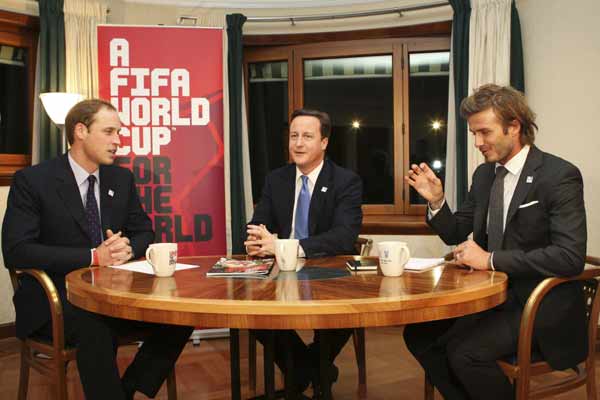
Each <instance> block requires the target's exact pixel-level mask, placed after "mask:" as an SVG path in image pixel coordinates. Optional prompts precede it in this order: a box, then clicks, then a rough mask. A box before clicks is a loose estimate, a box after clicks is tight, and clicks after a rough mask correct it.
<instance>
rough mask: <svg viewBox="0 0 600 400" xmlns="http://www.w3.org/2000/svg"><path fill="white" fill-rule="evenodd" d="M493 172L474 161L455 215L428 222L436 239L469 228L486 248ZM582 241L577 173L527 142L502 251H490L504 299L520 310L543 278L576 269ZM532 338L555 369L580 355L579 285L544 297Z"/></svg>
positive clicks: (462, 236) (460, 235)
mask: <svg viewBox="0 0 600 400" xmlns="http://www.w3.org/2000/svg"><path fill="white" fill-rule="evenodd" d="M494 177H495V172H494V163H486V164H482V165H480V166H479V167H478V168H477V170H476V171H475V173H474V174H473V184H472V186H471V190H470V191H469V195H468V198H467V200H466V201H465V203H464V204H463V205H461V207H460V208H459V209H458V210H457V211H456V213H454V214H452V212H451V211H450V209H449V208H448V206H447V205H445V206H444V207H443V208H442V209H441V210H440V212H438V213H437V214H436V215H435V217H434V218H432V219H431V220H429V221H428V223H429V224H430V225H431V226H432V227H433V229H434V230H435V231H436V232H438V233H439V235H440V237H441V238H442V240H444V242H446V243H447V244H458V243H461V242H462V241H464V240H466V238H467V236H468V235H469V234H470V233H471V232H473V239H474V240H475V242H477V244H479V246H481V247H482V248H484V249H487V233H486V231H487V213H488V203H489V196H490V189H491V186H492V183H493V180H494ZM586 243H587V230H586V215H585V206H584V201H583V180H582V177H581V173H580V172H579V170H578V169H577V167H575V166H574V165H573V164H571V163H569V162H567V161H565V160H563V159H561V158H559V157H556V156H554V155H551V154H548V153H544V152H542V151H540V150H539V149H538V148H537V147H535V146H532V147H531V149H530V151H529V154H528V156H527V160H526V162H525V165H524V167H523V170H522V172H521V176H520V178H519V182H518V183H517V187H516V189H515V192H514V195H513V198H512V201H511V203H510V206H509V209H508V215H507V219H506V226H505V230H504V241H503V246H502V250H499V251H496V252H494V256H493V257H494V267H495V268H496V270H498V271H503V272H505V273H506V274H508V276H509V298H510V297H511V296H513V295H514V297H515V298H516V299H517V301H518V303H519V304H520V306H521V307H523V306H524V305H525V303H526V302H527V299H528V298H529V295H530V294H531V292H532V291H533V289H534V288H535V287H536V286H537V284H539V283H540V282H541V281H542V280H543V279H544V278H547V277H552V276H573V275H577V274H579V273H581V271H582V270H583V267H584V264H585V254H586ZM513 328H514V329H515V330H518V326H516V327H513ZM534 335H535V337H536V340H537V343H538V345H539V347H540V350H541V352H542V354H543V355H544V357H545V358H546V359H547V361H548V362H549V363H550V364H551V365H552V366H553V367H555V368H557V369H564V368H568V367H572V366H573V365H575V364H576V363H577V362H579V361H581V360H582V359H583V358H584V357H585V354H586V352H587V339H586V337H587V333H586V327H585V308H584V300H583V292H582V289H581V286H580V285H579V284H577V283H569V284H565V285H560V286H558V287H557V288H555V289H554V290H552V291H551V292H550V293H549V294H548V295H547V297H546V299H545V300H544V301H543V302H542V305H541V307H540V309H539V311H538V317H537V319H536V321H535V328H534Z"/></svg>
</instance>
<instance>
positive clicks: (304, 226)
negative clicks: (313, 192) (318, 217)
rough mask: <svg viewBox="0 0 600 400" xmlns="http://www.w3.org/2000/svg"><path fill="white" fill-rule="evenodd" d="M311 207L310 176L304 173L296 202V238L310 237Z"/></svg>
mask: <svg viewBox="0 0 600 400" xmlns="http://www.w3.org/2000/svg"><path fill="white" fill-rule="evenodd" d="M309 209H310V191H309V190H308V176H306V175H302V189H300V194H298V202H297V203H296V222H295V223H294V238H295V239H299V240H300V239H306V238H307V237H308V210H309Z"/></svg>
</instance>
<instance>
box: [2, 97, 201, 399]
mask: <svg viewBox="0 0 600 400" xmlns="http://www.w3.org/2000/svg"><path fill="white" fill-rule="evenodd" d="M65 128H66V132H67V138H68V141H69V144H70V145H71V148H70V150H69V152H68V153H67V154H65V155H63V156H60V157H57V158H55V159H52V160H50V161H47V162H44V163H41V164H39V165H36V166H33V167H29V168H25V169H23V170H21V171H18V172H17V173H16V174H15V176H14V181H13V184H12V186H11V189H10V193H9V196H8V205H7V209H6V215H5V217H4V223H3V224H2V250H3V252H4V260H5V264H6V266H7V268H20V269H26V268H37V269H41V270H43V271H44V272H45V273H46V274H47V275H48V276H49V277H50V279H51V280H52V282H53V283H54V285H55V286H56V288H57V290H58V293H59V296H60V300H61V302H62V306H63V317H64V333H65V338H66V342H67V343H68V344H69V345H72V346H76V347H77V367H78V370H79V376H80V378H81V383H82V385H83V390H84V392H85V397H86V399H88V400H94V399H97V400H105V399H118V400H125V399H131V398H133V395H134V392H135V391H140V392H142V393H145V394H146V395H147V396H149V397H154V396H155V395H156V393H157V391H158V390H159V388H160V386H161V385H162V383H163V381H164V379H165V378H166V376H167V375H168V374H169V372H170V371H171V369H172V368H173V366H174V364H175V361H176V360H177V357H178V356H179V354H180V353H181V350H182V349H183V346H184V345H185V343H186V342H187V340H188V338H189V336H190V334H191V332H192V328H190V327H182V326H180V327H177V326H169V325H160V324H149V323H141V322H136V321H128V320H123V319H117V318H110V317H105V316H102V315H98V314H94V313H90V312H86V311H84V310H82V309H79V308H77V307H75V306H73V305H71V304H70V303H69V302H68V300H67V297H66V289H65V275H66V274H67V273H69V272H71V271H73V270H75V269H77V268H81V267H85V266H88V265H89V266H92V265H94V266H107V265H119V264H123V263H125V262H127V261H128V260H130V259H133V258H138V257H142V256H143V255H144V253H145V251H146V248H147V247H148V245H149V244H150V243H152V241H153V239H154V232H153V230H152V222H151V221H150V219H149V218H148V216H147V215H146V213H145V212H144V210H143V209H142V207H141V205H140V200H139V198H138V195H137V192H136V188H135V182H134V178H133V174H132V173H131V172H130V171H128V170H126V169H124V168H119V167H116V166H113V165H111V164H113V162H114V160H115V157H116V151H117V148H118V146H119V144H120V140H119V130H120V129H121V122H120V120H119V115H118V114H117V111H116V110H115V108H114V107H113V106H112V105H111V104H110V103H108V102H105V101H102V100H85V101H82V102H80V103H78V104H77V105H75V106H74V107H73V108H72V109H71V110H70V111H69V113H68V115H67V117H66V120H65ZM13 301H14V304H15V309H16V315H17V318H16V328H17V336H18V337H19V338H22V339H24V338H26V337H29V336H37V337H39V336H41V337H46V338H50V337H51V336H52V322H51V319H50V310H49V305H48V300H47V298H46V295H45V293H44V290H43V289H42V287H41V286H40V285H39V284H38V283H37V281H35V280H34V279H33V278H31V277H29V276H27V275H24V276H22V277H21V278H20V287H19V289H18V290H17V291H16V293H15V295H14V299H13ZM140 329H143V330H144V331H145V332H146V333H147V334H148V336H147V339H145V341H144V344H143V345H142V347H141V348H140V350H139V351H138V353H137V355H136V357H135V359H134V360H133V362H132V363H131V365H130V366H129V368H127V370H126V371H125V373H124V375H123V378H122V379H121V378H120V377H119V371H118V368H117V363H116V338H117V337H118V336H124V335H127V334H128V332H135V331H139V330H140Z"/></svg>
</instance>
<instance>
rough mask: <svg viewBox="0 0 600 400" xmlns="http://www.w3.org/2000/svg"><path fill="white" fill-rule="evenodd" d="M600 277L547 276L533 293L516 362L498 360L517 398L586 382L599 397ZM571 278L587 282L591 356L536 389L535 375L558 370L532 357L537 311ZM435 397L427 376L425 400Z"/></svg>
mask: <svg viewBox="0 0 600 400" xmlns="http://www.w3.org/2000/svg"><path fill="white" fill-rule="evenodd" d="M586 263H587V264H590V265H594V266H600V258H598V257H591V256H587V257H586ZM599 276H600V269H599V268H594V269H586V270H584V271H583V273H581V274H580V275H578V276H575V277H571V278H547V279H544V280H543V281H542V282H541V283H540V284H539V285H538V286H537V287H536V288H535V290H534V291H533V292H532V293H531V295H530V296H529V299H528V300H527V304H526V305H525V308H524V309H523V316H522V318H521V326H520V328H519V343H518V348H517V354H516V357H514V360H515V361H514V362H512V360H511V361H507V360H498V365H499V366H500V368H502V371H503V372H504V374H505V375H506V376H507V377H508V378H509V379H510V380H511V381H512V382H513V385H514V388H515V397H516V400H525V399H540V398H544V397H548V396H553V395H556V394H559V393H564V392H567V391H569V390H572V389H574V388H577V387H579V386H583V385H586V390H587V397H588V399H590V400H595V399H596V371H595V366H594V354H595V350H596V333H597V330H598V313H599V311H600V290H598V280H597V279H596V278H597V277H599ZM571 281H581V282H582V285H583V291H584V296H585V300H586V315H587V318H588V348H589V350H588V355H587V357H586V359H585V361H583V362H582V363H581V364H580V365H578V366H576V367H574V368H573V369H572V371H573V372H572V373H570V374H569V376H566V377H563V378H559V379H557V380H554V381H553V383H546V384H544V385H539V386H538V385H536V387H535V389H531V388H530V378H531V377H534V376H538V375H543V374H547V373H550V372H555V370H554V369H552V367H551V366H550V365H549V364H548V363H547V362H546V361H543V360H542V361H535V360H532V354H531V341H532V336H533V325H534V321H535V317H536V313H537V310H538V308H539V306H540V304H541V302H542V300H543V298H544V296H545V295H546V294H547V293H548V292H549V291H550V290H551V289H552V288H554V287H556V286H558V285H560V284H563V283H565V282H571ZM536 358H537V357H536ZM433 396H434V391H433V385H431V383H430V382H429V380H428V379H427V377H426V378H425V399H426V400H433Z"/></svg>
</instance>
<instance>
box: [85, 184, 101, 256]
mask: <svg viewBox="0 0 600 400" xmlns="http://www.w3.org/2000/svg"><path fill="white" fill-rule="evenodd" d="M95 184H96V177H95V176H94V175H90V176H88V191H87V195H86V198H85V217H86V219H87V222H88V227H89V228H90V237H91V239H92V247H93V248H96V247H98V246H99V245H100V243H102V227H101V225H100V214H99V213H98V203H97V202H96V196H95V195H94V185H95Z"/></svg>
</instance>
